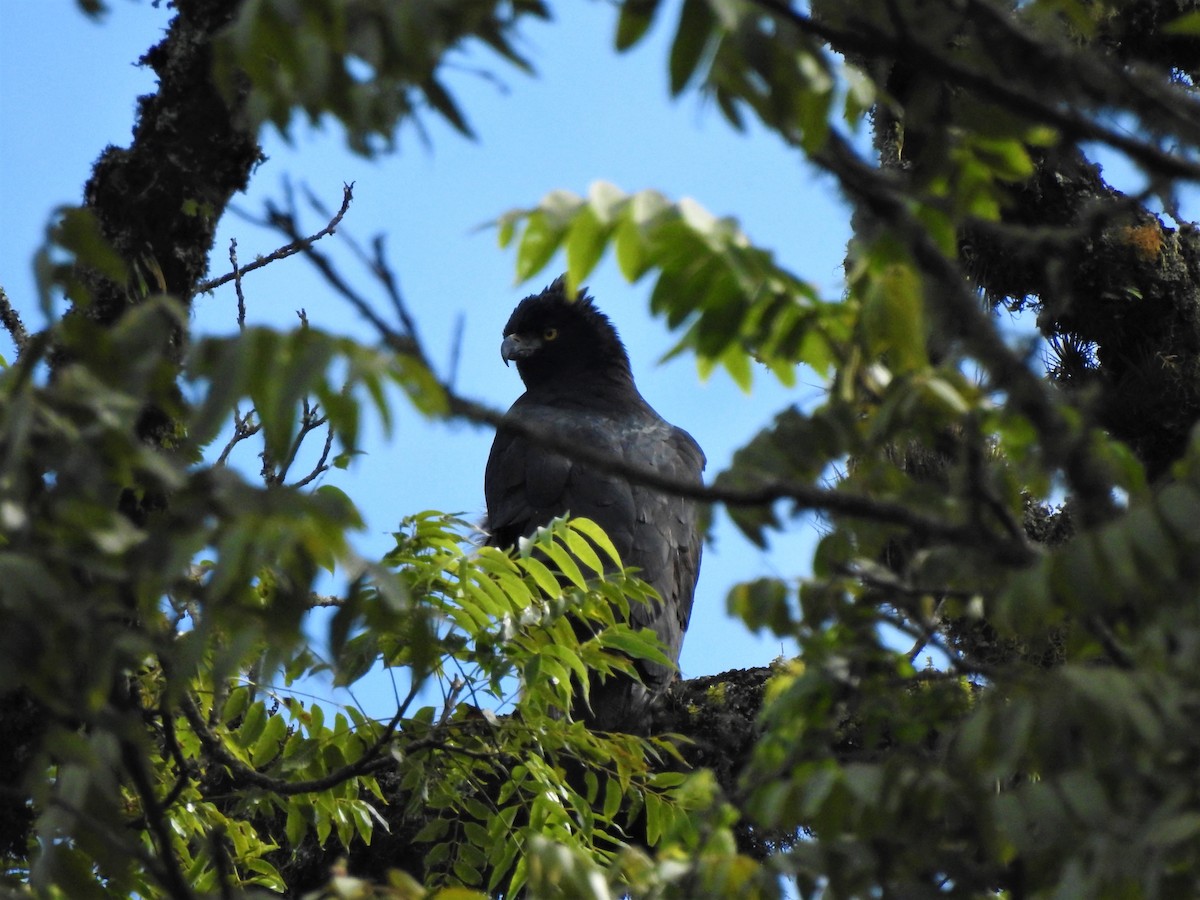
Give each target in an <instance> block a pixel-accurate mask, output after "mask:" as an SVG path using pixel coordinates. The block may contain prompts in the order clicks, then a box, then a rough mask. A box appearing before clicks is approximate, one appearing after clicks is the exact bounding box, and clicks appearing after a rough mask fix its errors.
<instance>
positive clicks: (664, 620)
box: [484, 278, 704, 730]
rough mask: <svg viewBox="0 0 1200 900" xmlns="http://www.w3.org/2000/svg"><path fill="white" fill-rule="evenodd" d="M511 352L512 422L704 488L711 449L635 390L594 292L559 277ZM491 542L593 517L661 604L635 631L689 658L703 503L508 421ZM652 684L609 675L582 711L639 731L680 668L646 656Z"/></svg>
mask: <svg viewBox="0 0 1200 900" xmlns="http://www.w3.org/2000/svg"><path fill="white" fill-rule="evenodd" d="M500 355H501V357H502V358H503V359H504V363H505V365H508V363H509V361H512V362H515V363H516V364H517V371H518V372H519V373H520V375H521V380H522V381H523V382H524V383H525V393H524V394H522V395H521V396H520V397H518V398H517V401H516V402H515V403H514V404H513V405H512V407H511V408H510V409H509V411H508V417H509V418H510V419H513V420H515V421H518V422H527V423H530V424H531V425H533V426H534V427H543V428H545V429H547V430H548V431H551V432H553V434H555V435H556V436H557V437H559V438H562V439H565V440H567V441H569V442H570V444H571V445H579V446H582V447H589V448H591V449H593V450H597V451H600V452H602V453H604V454H605V455H606V456H610V457H612V458H613V459H619V460H623V461H625V462H628V463H631V464H634V465H638V466H643V467H646V468H649V469H653V470H654V471H656V472H659V473H662V474H663V475H666V476H670V477H672V478H675V479H679V480H682V481H687V482H692V483H695V484H699V483H700V482H701V478H700V473H701V472H702V471H703V469H704V453H703V452H702V451H701V450H700V447H699V445H697V443H696V442H695V441H694V440H693V439H692V436H691V435H689V434H688V433H687V432H686V431H684V430H682V429H680V428H676V427H675V426H674V425H671V424H670V423H668V422H666V421H665V420H663V418H662V417H661V416H659V414H658V413H656V412H655V411H654V410H653V409H651V407H650V405H649V404H648V403H647V402H646V401H645V400H644V399H642V395H641V394H640V393H638V389H637V386H636V385H635V384H634V383H633V373H632V372H631V371H630V368H629V356H628V354H626V352H625V347H624V345H623V344H622V343H621V339H620V338H619V337H618V336H617V332H616V329H614V328H613V326H612V323H611V322H609V320H608V318H607V317H606V316H605V315H604V314H603V313H602V312H600V310H598V309H596V307H595V305H594V304H593V302H592V299H591V298H590V297H588V296H587V293H586V291H580V292H579V295H578V297H577V298H575V299H570V298H568V297H567V295H566V288H565V285H564V283H563V279H562V278H559V279H558V280H557V281H555V282H554V283H553V284H552V285H550V286H549V287H548V288H546V289H545V290H544V291H542V293H540V294H534V295H532V296H529V297H526V298H525V299H524V300H522V301H521V303H520V304H519V305H518V306H517V308H516V310H514V311H513V314H512V317H511V318H510V319H509V320H508V324H507V325H506V326H504V342H503V344H501V347H500ZM484 494H485V496H486V498H487V528H488V531H489V534H490V537H489V543H491V544H493V545H494V546H498V547H512V546H514V545H515V544H516V543H517V541H518V540H519V539H520V538H521V537H524V536H528V535H531V534H533V532H534V531H536V530H537V529H538V527H540V526H542V525H545V524H546V523H547V522H549V521H550V520H551V519H553V518H554V517H556V516H561V515H566V514H568V513H569V514H571V515H573V516H586V517H587V518H589V519H592V520H593V521H595V522H596V523H597V524H598V525H600V527H602V528H603V529H604V531H605V532H606V533H607V534H608V537H609V539H610V540H611V541H612V542H613V545H614V546H615V547H616V549H617V552H618V553H620V555H621V562H622V563H623V564H624V565H626V566H636V567H637V568H638V569H639V576H640V577H641V578H642V579H643V580H645V581H646V582H648V583H649V584H650V585H651V586H652V587H653V588H654V589H655V590H656V591H657V592H658V595H659V597H661V598H662V599H661V603H657V602H656V603H653V604H649V605H647V604H640V603H635V604H632V608H631V610H630V625H631V626H632V627H634V628H640V627H649V628H651V629H653V630H654V632H655V634H657V635H658V637H659V640H661V641H662V643H663V645H664V646H665V648H666V654H667V656H668V657H670V659H671V660H672V662H677V661H678V659H679V651H680V648H681V646H682V645H683V633H684V631H686V630H687V626H688V619H689V618H690V616H691V612H692V597H693V594H694V593H695V589H696V577H697V575H698V574H699V571H700V533H699V529H698V526H697V513H696V504H695V502H694V501H692V500H688V499H684V498H682V497H677V496H671V495H669V494H665V493H662V492H661V491H657V490H654V489H652V488H648V487H643V486H641V485H637V484H631V483H630V482H629V481H627V480H626V479H624V478H622V477H620V476H618V475H612V474H607V473H605V472H602V471H598V470H597V469H595V468H590V467H588V466H586V465H584V464H582V463H579V462H575V461H573V460H571V459H569V458H568V457H566V456H563V455H562V454H560V453H557V452H555V451H553V450H550V449H547V448H545V447H540V446H538V445H537V444H536V443H534V442H533V441H531V440H528V439H526V438H524V437H521V436H519V435H517V434H516V433H515V432H513V431H512V430H511V429H506V428H504V427H503V426H501V428H500V429H499V430H498V431H497V432H496V439H495V442H494V443H493V444H492V452H491V456H490V457H489V458H488V464H487V472H486V475H485V477H484ZM638 672H639V674H640V675H641V678H642V681H643V684H637V683H635V682H633V681H632V680H630V679H628V678H618V679H613V678H610V679H608V680H607V681H606V682H604V683H600V682H599V681H598V679H594V680H593V683H592V685H591V689H590V693H591V709H590V711H589V710H582V715H584V717H585V718H586V719H587V720H588V721H589V722H590V723H591V724H592V725H593V726H595V727H597V728H600V729H603V730H638V724H639V721H640V714H641V713H642V712H643V711H644V710H645V709H646V708H647V706H648V705H649V704H650V702H651V701H652V700H653V699H654V698H655V697H657V696H658V695H660V694H661V693H662V692H663V691H664V690H666V688H667V685H668V684H670V682H671V680H672V678H673V677H674V674H675V670H674V669H673V668H669V667H667V666H664V665H661V664H657V663H650V662H646V661H640V662H639V663H638Z"/></svg>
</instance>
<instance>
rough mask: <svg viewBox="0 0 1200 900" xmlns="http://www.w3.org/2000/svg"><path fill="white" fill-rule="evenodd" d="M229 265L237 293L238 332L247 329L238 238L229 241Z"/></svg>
mask: <svg viewBox="0 0 1200 900" xmlns="http://www.w3.org/2000/svg"><path fill="white" fill-rule="evenodd" d="M229 264H230V265H231V266H233V273H232V274H233V289H234V291H236V292H237V310H238V313H237V323H238V330H239V331H244V330H245V329H246V295H245V294H244V293H242V270H241V269H239V268H238V258H237V238H230V239H229Z"/></svg>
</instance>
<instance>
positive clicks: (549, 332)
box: [542, 328, 558, 341]
mask: <svg viewBox="0 0 1200 900" xmlns="http://www.w3.org/2000/svg"><path fill="white" fill-rule="evenodd" d="M556 337H558V329H557V328H547V329H546V330H545V331H543V332H542V339H543V340H547V341H552V340H554V339H555V338H556Z"/></svg>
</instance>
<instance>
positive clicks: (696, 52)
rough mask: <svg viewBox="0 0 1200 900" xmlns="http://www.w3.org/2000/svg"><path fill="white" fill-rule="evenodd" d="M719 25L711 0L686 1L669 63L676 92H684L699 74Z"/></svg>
mask: <svg viewBox="0 0 1200 900" xmlns="http://www.w3.org/2000/svg"><path fill="white" fill-rule="evenodd" d="M716 24H717V23H716V18H715V17H714V16H713V13H712V9H710V8H709V5H708V2H707V0H684V3H683V9H682V10H681V11H680V13H679V25H678V26H677V28H676V31H675V40H674V41H673V42H672V43H671V55H670V62H669V65H668V71H669V72H670V77H671V93H672V94H673V95H675V96H678V95H679V94H681V93H682V92H683V89H684V88H686V87H687V84H688V82H689V81H691V80H692V76H693V75H695V74H696V69H697V67H698V66H699V65H700V60H701V59H702V58H703V56H704V50H705V48H706V47H707V46H708V43H709V41H710V40H712V31H713V28H714V26H715V25H716Z"/></svg>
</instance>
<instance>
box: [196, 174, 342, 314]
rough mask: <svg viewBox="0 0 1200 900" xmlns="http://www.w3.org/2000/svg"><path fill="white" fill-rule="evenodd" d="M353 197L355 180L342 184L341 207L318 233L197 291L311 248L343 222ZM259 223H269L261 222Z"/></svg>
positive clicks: (210, 287) (219, 284)
mask: <svg viewBox="0 0 1200 900" xmlns="http://www.w3.org/2000/svg"><path fill="white" fill-rule="evenodd" d="M353 199H354V182H353V181H352V182H350V183H349V184H344V185H342V205H341V207H340V208H339V209H338V211H337V213H335V214H334V216H333V218H332V219H330V220H329V222H328V224H326V226H325V227H324V228H322V229H321V230H320V231H318V232H317V233H316V234H312V235H309V236H307V237H300V236H297V237H295V238H294V239H293V240H292V241H291V242H290V243H288V244H285V245H284V246H282V247H280V248H279V249H278V250H275V251H273V252H272V253H268V254H267V255H266V256H261V257H259V258H258V259H256V260H254V262H252V263H250V265H248V266H244V267H243V268H241V269H240V270H239V269H237V268H236V267H235V269H234V271H232V272H228V273H226V274H225V275H222V276H221V277H220V278H213V279H212V280H210V281H205V282H202V283H200V284H199V285H197V286H196V293H198V294H202V293H206V292H207V291H211V290H215V289H216V288H219V287H220V286H221V285H223V284H227V283H228V282H230V281H233V280H234V279H235V278H236V279H240V278H241V277H242V276H244V275H246V274H248V273H250V272H253V271H255V270H256V269H261V268H262V267H263V266H266V265H269V264H270V263H273V262H275V261H277V260H280V259H287V257H289V256H294V255H296V254H297V253H302V252H303V251H305V250H307V249H309V248H310V247H312V245H313V244H315V243H316V242H317V241H319V240H320V239H321V238H323V237H327V236H328V235H331V234H333V233H334V232H335V231H336V230H337V227H338V225H340V224H341V222H342V218H343V217H344V216H345V215H346V211H347V210H348V209H349V208H350V201H351V200H353ZM252 221H253V220H252ZM258 224H267V223H262V222H260V223H258Z"/></svg>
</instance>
